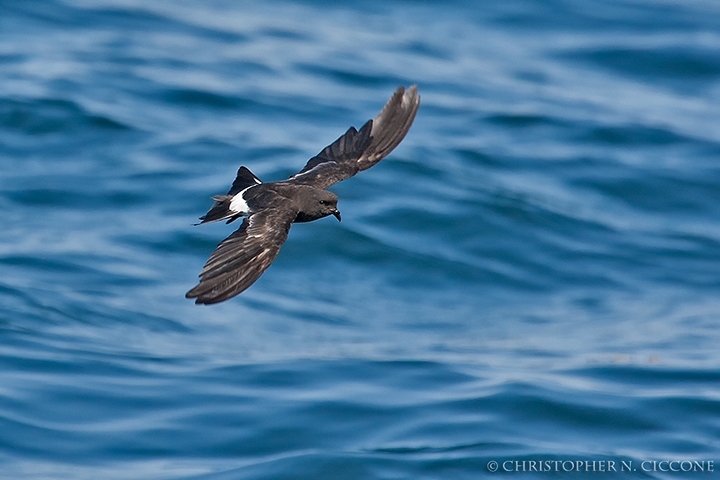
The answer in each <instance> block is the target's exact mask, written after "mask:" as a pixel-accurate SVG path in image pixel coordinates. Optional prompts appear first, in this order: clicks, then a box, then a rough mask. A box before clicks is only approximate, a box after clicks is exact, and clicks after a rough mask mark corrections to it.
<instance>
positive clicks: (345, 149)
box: [287, 85, 420, 188]
mask: <svg viewBox="0 0 720 480" xmlns="http://www.w3.org/2000/svg"><path fill="white" fill-rule="evenodd" d="M419 106H420V95H418V93H417V85H413V86H412V87H410V88H408V89H407V90H406V89H405V87H400V88H398V89H397V90H396V91H395V93H394V94H393V95H392V97H390V100H388V102H387V103H386V104H385V107H383V109H382V110H381V111H380V113H379V114H378V116H377V117H375V118H373V119H372V120H368V122H367V123H365V125H363V126H362V128H360V130H359V131H358V130H356V129H355V127H350V129H349V130H348V131H347V132H345V134H344V135H343V136H341V137H340V138H338V139H337V140H335V142H333V143H332V144H331V145H328V146H327V147H325V149H323V151H322V152H320V153H319V154H317V155H316V156H314V157H313V158H311V159H310V160H309V161H308V162H307V164H306V165H305V167H303V169H302V170H300V172H298V173H297V174H295V175H293V176H292V177H290V178H289V179H288V180H287V181H288V182H290V183H295V184H304V185H311V186H313V187H317V188H327V187H329V186H330V185H333V184H335V183H337V182H340V181H342V180H345V179H346V178H350V177H352V176H353V175H355V174H356V173H358V172H360V171H362V170H365V169H368V168H370V167H372V166H373V165H375V164H376V163H378V162H379V161H380V160H382V159H383V158H385V157H386V156H387V155H388V154H389V153H390V152H391V151H392V150H393V149H394V148H395V147H397V146H398V144H399V143H400V142H401V141H402V139H403V138H405V135H406V134H407V132H408V130H410V126H411V125H412V123H413V120H414V119H415V114H417V111H418V107H419Z"/></svg>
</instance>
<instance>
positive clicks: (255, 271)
mask: <svg viewBox="0 0 720 480" xmlns="http://www.w3.org/2000/svg"><path fill="white" fill-rule="evenodd" d="M297 213H298V212H297V211H295V210H293V209H290V208H286V209H279V208H268V209H264V210H260V211H258V212H255V213H253V214H251V215H250V216H249V217H247V218H245V219H244V220H243V223H242V225H240V228H239V229H238V230H236V231H235V232H234V233H233V234H232V235H230V236H229V237H227V238H226V239H225V240H223V241H222V242H220V244H219V245H218V247H217V249H216V250H215V251H214V252H213V253H212V255H210V259H209V260H208V261H207V263H206V264H205V266H204V267H203V269H202V272H200V283H199V284H198V285H197V286H196V287H195V288H193V289H192V290H190V291H189V292H188V293H186V294H185V297H187V298H194V299H195V303H204V304H211V303H218V302H222V301H224V300H227V299H228V298H231V297H234V296H235V295H237V294H238V293H240V292H242V291H243V290H245V289H246V288H248V287H249V286H250V285H252V284H253V283H254V282H255V280H257V279H258V278H260V275H262V273H263V272H264V271H265V269H267V268H268V267H269V266H270V264H271V263H272V262H273V260H275V257H276V256H277V254H278V252H279V251H280V247H281V246H282V244H283V243H285V240H286V239H287V236H288V232H289V231H290V225H291V224H292V222H293V220H294V219H295V217H296V216H297Z"/></svg>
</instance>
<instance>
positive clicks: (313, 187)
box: [185, 85, 420, 304]
mask: <svg viewBox="0 0 720 480" xmlns="http://www.w3.org/2000/svg"><path fill="white" fill-rule="evenodd" d="M419 105H420V96H419V95H418V93H417V86H416V85H413V86H412V87H410V88H408V89H407V90H405V88H404V87H400V88H398V89H397V90H396V91H395V93H394V94H393V96H392V97H390V100H388V102H387V103H386V104H385V106H384V107H383V109H382V111H380V113H379V114H378V116H377V117H375V118H373V119H372V120H368V121H367V123H365V125H363V126H362V128H361V129H360V130H355V127H350V129H349V130H348V131H347V132H345V134H344V135H342V136H341V137H340V138H338V139H337V140H335V142H333V143H332V144H331V145H329V146H327V147H325V149H323V151H322V152H320V153H319V154H318V155H317V156H315V157H313V158H311V159H310V160H308V162H307V164H306V165H305V167H303V169H302V170H300V172H298V173H296V174H295V175H293V176H292V177H290V178H288V179H287V180H283V181H280V182H269V183H263V182H261V181H260V179H259V178H257V177H256V176H255V175H253V173H252V172H251V171H250V170H248V169H247V168H245V167H244V166H243V167H240V169H239V170H238V172H237V177H236V178H235V181H234V182H233V184H232V187H230V191H228V193H227V195H217V196H214V197H212V198H213V200H215V204H214V205H213V206H212V208H211V209H210V210H209V211H208V212H207V213H206V214H205V215H204V216H202V217H200V220H201V222H200V224H202V223H207V222H214V221H217V220H226V219H227V223H230V222H232V221H234V220H237V219H238V218H240V217H241V216H247V218H245V219H244V220H243V222H242V225H240V228H239V229H238V230H237V231H236V232H235V233H233V234H232V235H230V236H229V237H227V238H226V239H225V240H223V241H222V242H220V244H219V245H218V247H217V249H216V250H215V251H214V252H213V253H212V255H210V259H209V260H208V261H207V263H206V264H205V267H203V269H202V271H201V272H200V283H198V285H197V286H196V287H195V288H193V289H192V290H190V291H189V292H188V293H187V294H185V296H186V297H187V298H194V299H195V303H204V304H211V303H218V302H222V301H224V300H227V299H228V298H231V297H234V296H235V295H237V294H239V293H240V292H242V291H243V290H245V289H246V288H248V287H249V286H250V285H252V284H253V282H255V280H257V279H258V278H259V277H260V275H262V273H263V272H264V271H265V269H266V268H268V267H269V266H270V264H271V263H272V261H273V260H274V259H275V257H276V256H277V254H278V252H279V251H280V247H281V246H282V244H283V243H285V240H286V239H287V236H288V231H289V230H290V225H291V224H292V223H293V222H311V221H313V220H317V219H318V218H322V217H327V216H328V215H334V216H335V218H337V219H338V221H339V220H340V212H339V211H338V209H337V201H338V197H337V195H335V194H334V193H332V192H330V191H329V190H325V189H326V188H327V187H329V186H331V185H334V184H336V183H337V182H340V181H342V180H345V179H346V178H350V177H352V176H353V175H355V174H356V173H358V172H360V171H362V170H366V169H368V168H370V167H372V166H373V165H375V164H376V163H378V162H379V161H380V160H382V159H383V158H385V157H386V156H387V155H388V154H389V153H390V152H391V151H392V150H393V149H394V148H395V147H397V146H398V144H399V143H400V142H401V141H402V139H403V138H404V137H405V135H406V134H407V132H408V130H410V125H412V123H413V120H414V119H415V114H416V113H417V110H418V107H419Z"/></svg>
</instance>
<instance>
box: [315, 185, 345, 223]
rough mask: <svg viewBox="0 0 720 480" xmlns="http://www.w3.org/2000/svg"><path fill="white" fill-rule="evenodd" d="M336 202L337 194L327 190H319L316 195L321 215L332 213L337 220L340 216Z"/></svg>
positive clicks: (325, 215)
mask: <svg viewBox="0 0 720 480" xmlns="http://www.w3.org/2000/svg"><path fill="white" fill-rule="evenodd" d="M337 202H338V197H337V195H335V194H334V193H332V192H330V191H328V190H320V193H319V194H318V196H317V205H318V207H319V211H320V213H321V214H322V216H323V217H327V216H328V215H332V216H334V217H335V218H337V219H338V222H339V221H340V220H341V217H340V210H338V208H337Z"/></svg>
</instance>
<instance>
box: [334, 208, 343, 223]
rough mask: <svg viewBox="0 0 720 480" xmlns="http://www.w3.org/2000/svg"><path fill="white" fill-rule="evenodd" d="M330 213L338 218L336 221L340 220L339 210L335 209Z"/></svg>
mask: <svg viewBox="0 0 720 480" xmlns="http://www.w3.org/2000/svg"><path fill="white" fill-rule="evenodd" d="M332 214H333V216H334V217H335V218H337V219H338V222H340V221H342V218H341V217H340V210H335V211H334V212H333V213H332Z"/></svg>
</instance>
